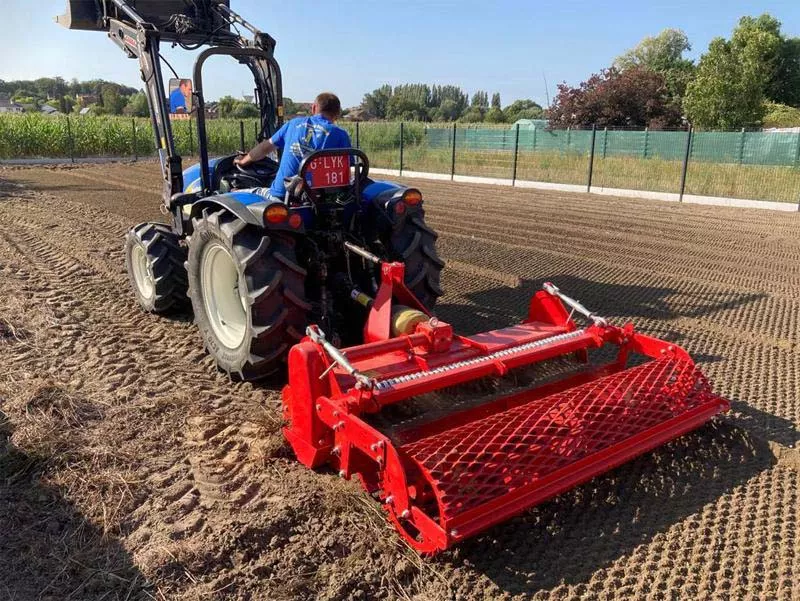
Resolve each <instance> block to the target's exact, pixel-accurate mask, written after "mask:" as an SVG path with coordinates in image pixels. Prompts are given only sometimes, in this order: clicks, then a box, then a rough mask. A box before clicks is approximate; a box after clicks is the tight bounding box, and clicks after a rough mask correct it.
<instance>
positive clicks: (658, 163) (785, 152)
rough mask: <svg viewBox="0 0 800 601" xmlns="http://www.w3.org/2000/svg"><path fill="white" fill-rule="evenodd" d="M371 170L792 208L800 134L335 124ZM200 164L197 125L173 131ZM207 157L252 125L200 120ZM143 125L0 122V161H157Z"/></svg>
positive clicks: (237, 142)
mask: <svg viewBox="0 0 800 601" xmlns="http://www.w3.org/2000/svg"><path fill="white" fill-rule="evenodd" d="M342 126H343V127H344V128H345V129H347V130H348V132H349V133H350V136H351V139H352V141H353V144H354V145H355V146H357V147H359V148H361V149H362V150H363V151H364V152H366V154H367V156H368V157H369V159H370V164H371V165H372V166H373V167H377V168H385V169H391V170H395V171H398V172H405V173H408V172H415V173H432V174H439V175H445V176H450V177H451V178H454V179H455V178H456V177H458V176H477V177H484V178H492V179H501V180H507V181H509V182H510V183H517V182H523V181H527V182H541V183H548V184H568V185H571V186H580V187H585V189H586V190H587V191H588V190H594V191H603V190H605V191H609V192H613V191H614V190H618V191H640V192H658V193H667V194H672V195H675V197H676V198H678V199H683V198H684V197H685V196H687V195H693V196H710V197H721V198H734V199H748V200H768V201H777V202H784V203H795V204H798V206H800V132H761V131H743V130H741V131H735V132H695V131H692V130H691V129H685V130H672V131H651V130H648V129H606V128H603V129H600V128H592V129H565V130H549V129H543V128H537V127H527V126H509V125H494V126H491V125H486V124H479V125H477V126H476V125H471V124H460V123H458V124H454V123H451V124H424V123H383V122H381V123H374V122H367V123H347V122H344V123H342ZM172 128H173V132H174V138H175V144H176V148H177V151H178V152H179V153H180V154H181V155H183V156H186V157H194V156H196V155H197V152H198V149H197V132H196V124H195V122H194V121H191V120H176V121H173V122H172ZM207 133H208V136H207V137H208V147H209V154H211V155H212V156H213V155H222V154H231V153H233V152H236V151H238V150H243V149H248V148H250V147H252V146H253V145H254V144H255V142H256V138H257V134H258V122H257V120H255V119H249V120H237V119H211V120H208V121H207ZM154 148H155V142H154V140H153V136H152V130H151V127H150V121H149V120H148V119H142V118H139V119H130V118H128V119H126V118H120V117H88V116H86V117H74V116H71V117H65V116H62V117H48V116H43V115H38V114H25V115H0V159H6V160H7V159H24V158H38V157H41V158H62V157H63V158H71V159H73V160H75V159H80V158H89V157H92V158H94V157H132V158H139V157H149V156H155V154H156V153H155V150H154Z"/></svg>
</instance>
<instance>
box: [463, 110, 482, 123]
mask: <svg viewBox="0 0 800 601" xmlns="http://www.w3.org/2000/svg"><path fill="white" fill-rule="evenodd" d="M483 113H484V111H483V110H482V109H481V107H479V106H471V107H469V108H468V109H467V110H466V111H465V112H464V114H463V115H461V117H460V118H459V119H458V120H459V121H462V122H464V123H480V122H481V121H483Z"/></svg>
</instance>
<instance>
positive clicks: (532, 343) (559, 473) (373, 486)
mask: <svg viewBox="0 0 800 601" xmlns="http://www.w3.org/2000/svg"><path fill="white" fill-rule="evenodd" d="M381 270H382V282H381V286H380V288H379V293H378V295H377V296H376V298H375V301H374V303H373V305H372V308H371V311H370V316H369V319H368V323H367V325H366V326H365V340H366V343H365V344H362V345H360V346H354V347H350V348H347V349H343V350H339V349H337V348H335V347H334V346H333V345H332V344H331V343H330V342H329V341H328V340H326V339H325V336H324V335H323V333H322V332H321V331H320V330H319V329H318V328H316V327H315V326H311V327H309V328H308V330H307V336H306V337H305V338H304V339H303V340H302V341H301V342H300V343H298V344H297V345H295V346H294V347H293V348H292V349H291V351H290V354H289V381H288V384H287V385H286V387H285V388H284V390H283V404H284V415H285V418H286V420H287V426H286V427H285V429H284V434H285V436H286V438H287V439H288V441H289V443H290V444H291V445H292V447H293V449H294V451H295V453H296V455H297V458H298V459H299V460H300V461H301V462H302V463H303V464H305V465H307V466H308V467H312V468H314V467H318V466H322V465H325V464H327V465H329V466H331V467H332V468H333V469H334V470H337V471H338V472H339V475H340V476H343V477H345V478H350V477H351V476H352V475H357V476H358V477H359V479H360V480H361V482H362V484H363V486H364V488H366V490H367V491H369V492H370V493H372V494H373V495H374V496H376V497H377V498H379V499H380V500H381V502H382V505H383V507H384V508H385V509H386V511H387V512H388V514H389V516H390V518H391V520H392V521H393V522H394V524H395V526H396V527H397V529H398V531H399V532H400V534H401V535H402V536H403V537H404V538H405V539H406V540H407V541H408V543H409V544H410V545H411V546H412V547H414V548H415V549H417V550H418V551H419V552H422V553H435V552H438V551H441V550H443V549H446V548H448V547H450V546H451V545H453V544H455V543H458V542H459V541H461V540H463V539H465V538H467V537H469V536H473V535H475V534H477V533H478V532H481V531H482V530H485V529H486V528H488V527H490V526H492V525H494V524H497V523H499V522H502V521H504V520H506V519H508V518H510V517H512V516H514V515H516V514H519V513H521V512H522V511H524V510H525V509H527V508H530V507H532V506H534V505H536V504H538V503H541V502H542V501H544V500H546V499H549V498H551V497H553V496H555V495H558V494H560V493H562V492H564V491H566V490H568V489H570V488H572V487H574V486H577V485H579V484H581V483H582V482H585V481H587V480H589V479H590V478H592V477H594V476H596V475H598V474H601V473H603V472H606V471H608V470H610V469H612V468H614V467H616V466H618V465H620V464H622V463H624V462H626V461H628V460H630V459H632V458H633V457H635V456H638V455H641V454H643V453H645V452H647V451H649V450H652V449H653V448H655V447H657V446H659V445H661V444H663V443H665V442H667V441H669V440H672V439H674V438H676V437H678V436H680V435H682V434H684V433H686V432H688V431H690V430H693V429H695V428H697V427H699V426H700V425H702V424H703V423H705V422H706V421H708V420H709V419H711V418H712V416H714V415H715V414H717V413H720V412H723V411H726V410H727V409H728V407H729V404H728V401H726V400H725V399H723V398H721V397H718V396H716V395H714V394H713V393H712V392H711V389H710V386H709V384H708V382H707V380H706V379H705V377H704V376H703V374H702V373H701V372H700V370H699V369H698V368H697V367H696V366H695V364H694V362H693V361H692V359H691V358H690V357H689V355H688V354H687V353H686V351H684V350H683V349H682V348H680V347H678V346H676V345H674V344H671V343H669V342H665V341H663V340H658V339H656V338H652V337H649V336H645V335H642V334H639V333H637V332H636V331H634V328H633V325H632V324H626V325H625V326H624V327H617V326H614V325H611V324H609V323H607V322H606V320H604V319H603V318H601V317H598V316H596V315H594V314H593V313H591V312H590V311H588V310H587V309H586V308H585V307H583V306H582V305H581V304H580V303H578V302H577V301H574V300H573V299H571V298H569V297H567V296H566V295H564V294H562V293H561V292H560V291H559V290H558V288H556V287H555V286H553V285H552V284H545V286H544V290H541V291H539V292H537V293H536V294H535V295H534V297H533V298H532V299H531V302H530V306H529V311H528V318H527V320H525V321H524V322H523V323H522V324H520V325H517V326H512V327H508V328H504V329H500V330H494V331H490V332H485V333H482V334H478V335H475V336H471V337H464V336H457V335H455V334H454V333H453V330H452V328H451V326H450V325H448V324H446V323H443V322H441V321H438V320H437V319H436V318H434V317H430V318H428V319H424V320H421V319H417V320H415V322H413V321H412V323H413V326H412V327H413V331H411V332H410V333H406V334H400V335H396V336H395V337H391V324H390V322H391V319H392V310H393V308H394V309H395V310H396V309H397V306H398V305H402V306H404V307H405V309H404V310H406V311H419V312H425V309H424V307H422V305H421V304H420V303H419V302H418V301H417V300H416V299H415V298H414V296H413V295H412V294H411V293H410V292H409V291H408V289H407V288H406V287H405V285H404V284H403V265H402V264H401V263H385V264H383V265H382V268H381ZM409 307H410V309H409ZM567 307H569V308H570V309H571V311H572V312H568V310H567ZM575 313H579V314H582V315H583V316H584V317H585V318H586V320H587V323H588V325H586V326H585V327H580V328H579V327H578V325H577V324H576V323H575V321H574V320H573V319H572V317H573V315H574V314H575ZM608 345H613V346H616V347H617V351H616V358H615V359H614V360H612V361H611V362H608V363H606V364H603V365H601V366H599V367H591V366H589V364H588V362H587V363H586V368H585V369H584V370H582V371H580V372H578V373H573V374H572V375H569V376H566V377H564V378H562V379H560V380H556V381H550V382H548V383H545V384H544V385H542V386H539V387H536V388H533V389H528V390H523V391H521V392H520V391H515V392H511V393H508V394H505V395H502V396H499V397H497V398H494V399H493V400H490V401H488V402H486V403H484V404H481V405H477V406H474V407H471V408H468V409H464V410H460V411H457V412H454V413H452V414H450V415H447V416H446V417H443V418H442V417H440V418H438V419H433V420H430V421H428V422H427V423H424V424H422V425H419V426H416V427H413V428H406V429H404V430H400V431H399V432H397V431H392V432H388V433H387V432H384V431H381V429H380V428H379V427H376V426H374V425H371V424H370V423H369V421H368V418H369V414H374V413H378V412H380V411H381V409H382V408H384V407H387V406H389V405H392V404H394V403H398V402H401V401H404V400H407V399H409V398H411V397H414V396H418V395H422V394H425V393H430V392H432V391H436V390H441V389H443V388H446V387H450V386H454V385H458V384H463V383H468V382H471V381H474V380H476V379H479V378H484V377H487V376H489V377H491V376H495V377H496V376H503V375H504V374H506V373H508V371H509V370H512V369H515V368H519V367H523V366H528V365H532V364H536V363H539V362H543V361H548V360H552V359H557V358H561V357H564V356H570V357H574V358H576V359H577V360H579V361H584V362H586V360H587V357H588V352H589V351H590V350H593V349H600V348H601V347H606V346H608ZM632 353H636V354H638V355H644V356H645V357H648V358H650V360H649V361H647V362H645V363H641V364H638V365H636V366H634V367H627V364H628V359H629V355H631V354H632Z"/></svg>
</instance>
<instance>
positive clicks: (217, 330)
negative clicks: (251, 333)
mask: <svg viewBox="0 0 800 601" xmlns="http://www.w3.org/2000/svg"><path fill="white" fill-rule="evenodd" d="M200 283H201V286H202V291H201V293H202V296H203V305H204V307H205V310H206V315H207V316H208V321H209V323H210V324H211V329H212V330H214V334H215V335H216V337H217V339H218V340H219V341H220V342H221V343H222V344H224V345H225V346H226V347H228V348H229V349H236V348H238V347H239V346H240V345H241V344H242V342H243V341H244V337H245V334H246V333H247V304H246V302H245V299H244V297H243V296H242V294H241V293H240V291H239V270H238V269H236V263H235V262H234V260H233V257H232V256H231V254H230V252H228V249H227V248H225V247H224V246H222V245H221V244H219V243H216V242H212V243H210V244H209V245H208V246H207V247H206V248H205V249H204V250H203V256H202V258H201V260H200Z"/></svg>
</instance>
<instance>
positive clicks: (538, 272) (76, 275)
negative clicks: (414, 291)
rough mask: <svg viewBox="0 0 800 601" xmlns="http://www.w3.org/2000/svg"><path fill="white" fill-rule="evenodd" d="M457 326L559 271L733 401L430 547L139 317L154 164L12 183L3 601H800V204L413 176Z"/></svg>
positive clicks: (2, 404) (5, 184) (514, 303)
mask: <svg viewBox="0 0 800 601" xmlns="http://www.w3.org/2000/svg"><path fill="white" fill-rule="evenodd" d="M416 184H417V185H418V186H420V187H421V188H422V189H423V191H424V192H425V194H426V197H427V199H428V201H427V207H428V218H429V223H430V224H431V225H433V226H434V227H435V228H436V229H437V230H438V231H439V232H440V234H441V237H440V241H439V249H440V254H441V255H442V256H443V258H444V259H446V260H447V261H448V267H447V268H446V270H445V275H444V281H443V284H444V288H445V291H446V296H445V297H444V299H443V300H442V303H441V305H440V307H439V309H438V313H439V315H440V316H441V317H442V318H443V319H445V320H446V321H449V322H451V323H453V324H455V326H456V327H457V329H458V330H460V331H463V332H475V331H480V330H484V329H487V328H490V327H498V326H502V325H506V324H509V323H510V322H512V321H514V320H516V319H518V318H520V317H521V316H522V314H523V313H524V311H525V308H526V304H527V299H528V298H529V296H530V294H531V293H532V292H533V291H534V290H536V289H537V288H538V287H539V286H540V285H541V283H542V282H543V281H544V280H545V279H550V280H552V281H554V282H555V283H557V284H558V285H559V286H560V287H561V288H562V289H563V290H565V291H568V292H569V293H571V294H573V295H574V296H576V297H577V298H580V299H581V300H582V301H583V302H584V303H585V304H587V305H588V306H589V307H592V308H595V309H596V310H597V311H598V312H599V313H600V314H603V315H606V316H608V317H611V318H613V319H615V320H619V321H622V320H625V319H628V318H630V319H633V320H635V322H636V323H637V324H638V326H639V327H640V329H641V330H644V331H645V332H647V333H650V334H654V335H657V336H662V337H665V338H668V339H670V340H673V341H676V342H678V343H679V344H682V345H684V346H685V347H686V348H687V349H688V350H689V351H690V352H691V353H692V354H693V355H694V356H695V357H696V358H697V359H698V361H699V362H700V364H701V365H702V367H703V369H704V370H705V371H706V373H707V375H708V376H709V377H710V378H711V379H712V381H713V382H714V383H715V385H716V390H717V391H718V392H719V393H721V394H723V395H725V396H727V397H729V398H730V399H731V400H732V402H733V409H732V411H731V413H730V414H728V415H726V416H724V417H723V418H721V419H719V420H717V422H716V423H714V424H711V425H709V426H707V427H704V428H702V429H701V430H699V431H697V432H696V433H694V434H691V435H689V436H686V437H684V438H683V439H681V440H679V441H676V442H674V443H672V444H670V445H667V446H665V447H662V448H661V449H659V450H657V451H656V452H654V453H651V454H649V455H647V456H645V457H642V458H640V459H638V460H636V461H634V462H632V463H630V464H628V465H625V466H623V467H621V468H619V469H617V470H616V471H614V472H612V473H611V474H609V475H606V476H604V477H601V478H598V479H596V480H594V481H592V482H590V483H588V484H586V485H584V486H582V487H580V488H578V489H575V490H573V491H571V492H569V493H567V494H564V495H562V496H560V497H558V498H556V499H555V500H553V501H551V502H548V503H546V504H543V505H541V506H539V507H537V508H534V509H533V510H531V511H529V512H528V513H527V514H526V515H524V516H521V517H519V518H516V519H514V520H512V521H510V522H507V523H506V524H504V525H502V526H500V527H497V528H494V529H492V530H491V531H490V532H488V533H487V534H486V535H484V536H481V537H479V538H476V539H474V540H471V541H469V542H467V543H466V544H464V545H462V546H460V547H458V548H457V549H455V550H453V551H451V552H448V553H445V554H443V555H441V556H439V557H437V558H435V559H433V560H425V561H421V560H420V559H419V558H418V557H417V556H416V555H415V554H414V553H412V552H410V551H408V550H407V549H406V548H405V547H404V546H403V545H402V544H401V543H400V542H399V539H398V537H397V536H396V535H395V534H394V532H393V530H392V529H391V528H390V527H389V526H388V524H387V522H386V521H385V520H384V516H383V515H382V513H381V510H380V508H379V507H378V506H377V505H376V504H375V503H374V502H373V501H371V500H370V499H369V498H367V497H366V496H365V495H363V494H362V493H361V491H360V489H359V488H358V487H357V486H356V484H355V483H350V482H345V481H342V480H340V479H339V478H337V477H336V476H335V475H334V474H332V473H328V472H322V473H315V472H312V471H309V470H306V469H305V468H303V467H301V466H300V465H299V464H297V463H296V462H295V461H294V460H293V458H292V456H291V454H290V452H289V450H288V448H287V447H286V446H285V445H284V444H283V441H282V437H281V435H280V432H279V427H280V421H279V409H278V408H279V388H280V385H281V383H280V382H273V383H271V384H269V385H266V386H252V385H249V384H232V383H230V382H229V381H228V379H227V378H226V377H225V376H223V375H220V374H218V373H217V372H216V371H215V369H214V367H213V365H212V363H211V362H210V361H209V359H208V358H207V357H206V356H205V355H204V353H203V351H202V349H201V343H200V339H199V337H198V335H197V334H196V332H195V330H194V328H193V326H192V324H191V317H190V316H189V315H179V316H176V317H174V318H172V319H164V318H158V317H153V316H150V315H145V314H143V313H141V312H140V311H139V309H138V307H137V306H136V305H135V303H134V300H133V295H132V294H131V293H130V291H129V289H128V283H127V279H126V275H125V272H124V267H123V257H122V238H123V235H124V233H125V231H126V230H127V228H128V227H130V226H131V225H132V224H134V223H137V222H140V221H145V220H152V219H159V218H160V214H159V211H158V205H159V187H160V186H159V179H158V174H157V167H156V166H155V165H154V164H152V163H138V164H133V165H93V166H82V167H79V168H46V169H45V168H6V169H2V168H0V284H1V285H2V288H1V289H0V599H10V600H28V599H52V600H62V599H76V600H78V599H79V600H98V601H99V600H101V599H104V600H112V599H118V600H132V599H265V600H266V599H269V600H280V599H331V600H332V599H365V600H366V599H383V598H389V599H417V600H429V599H431V600H433V599H527V598H535V599H579V598H580V599H629V598H641V599H645V598H646V599H707V598H715V599H781V600H790V599H800V532H799V531H798V528H799V527H800V456H798V439H799V435H798V424H800V215H796V214H778V213H772V212H767V211H745V210H733V209H731V210H728V209H721V208H707V207H697V206H678V205H674V204H669V203H663V202H648V201H636V200H622V199H613V198H597V197H587V196H583V195H569V194H563V193H543V192H538V191H522V190H510V189H506V188H494V187H488V186H467V185H453V184H446V183H441V182H431V181H419V182H416Z"/></svg>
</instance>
